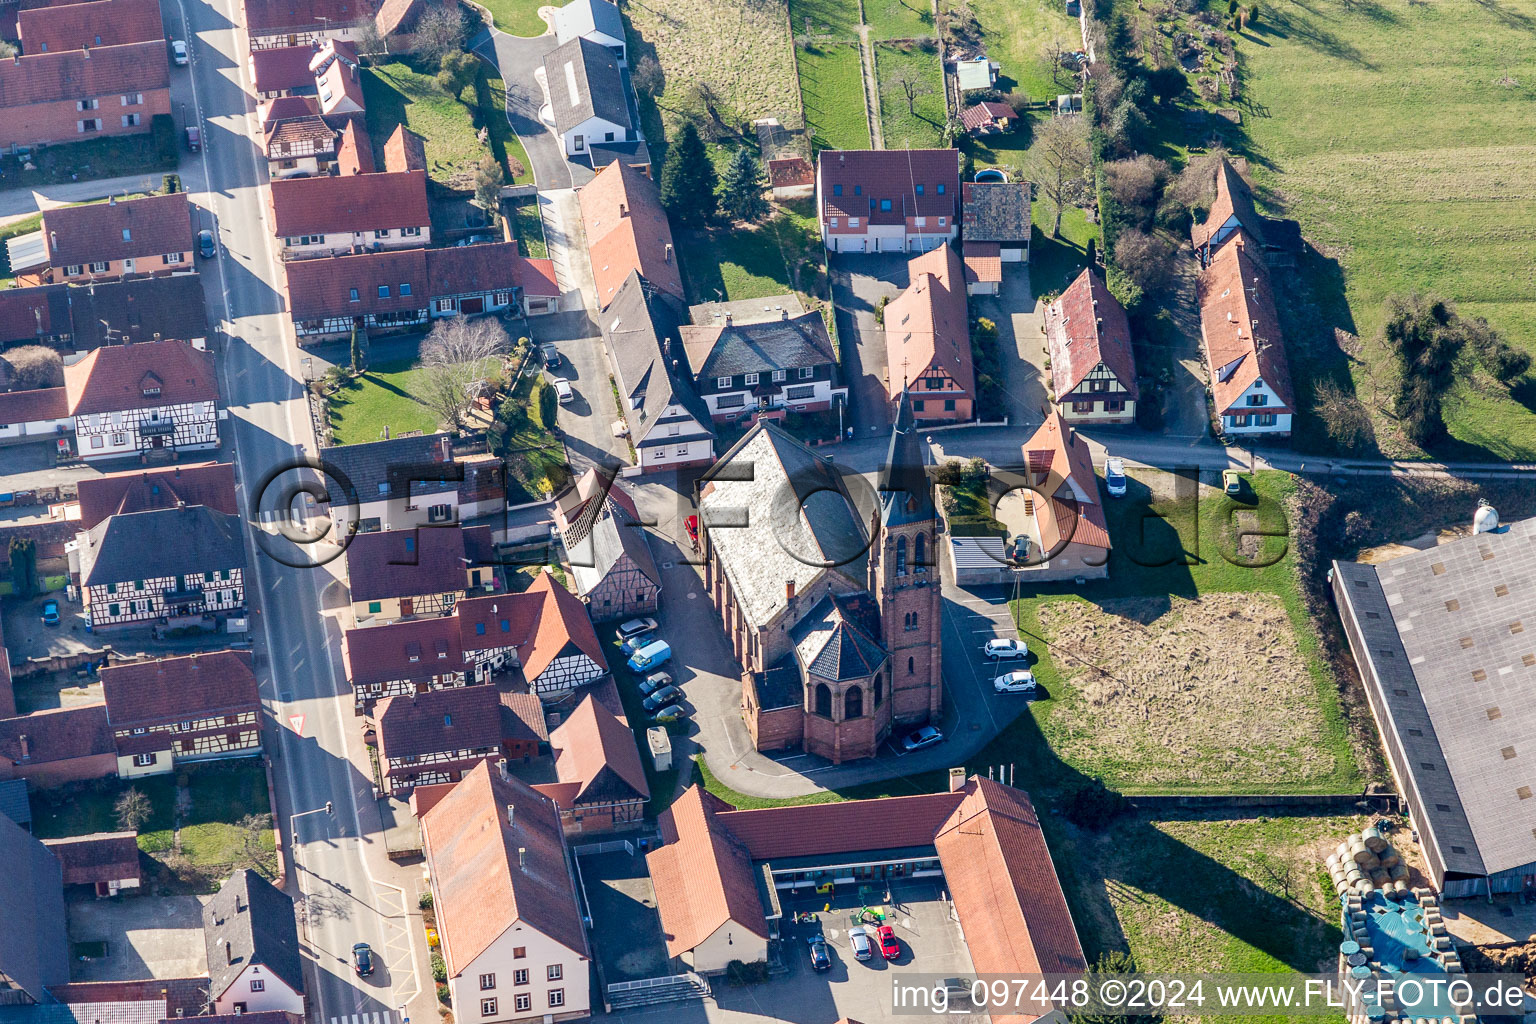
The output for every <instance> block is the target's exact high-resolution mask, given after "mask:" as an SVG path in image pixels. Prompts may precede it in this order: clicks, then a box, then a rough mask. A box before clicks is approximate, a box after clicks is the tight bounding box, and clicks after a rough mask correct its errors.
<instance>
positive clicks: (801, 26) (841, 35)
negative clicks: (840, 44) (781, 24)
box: [789, 0, 859, 39]
mask: <svg viewBox="0 0 1536 1024" xmlns="http://www.w3.org/2000/svg"><path fill="white" fill-rule="evenodd" d="M789 23H790V25H791V27H792V28H793V29H794V33H795V35H796V36H806V35H811V36H831V37H832V38H835V39H857V38H859V0H789Z"/></svg>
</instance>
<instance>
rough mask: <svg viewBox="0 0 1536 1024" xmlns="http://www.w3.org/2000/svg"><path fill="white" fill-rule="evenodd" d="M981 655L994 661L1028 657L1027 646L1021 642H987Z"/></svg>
mask: <svg viewBox="0 0 1536 1024" xmlns="http://www.w3.org/2000/svg"><path fill="white" fill-rule="evenodd" d="M981 653H982V654H985V655H986V656H987V657H989V658H992V659H994V660H996V661H1007V660H1009V659H1011V658H1027V657H1029V645H1028V644H1026V643H1025V642H1024V641H1023V640H988V641H987V643H986V646H984V647H982V649H981Z"/></svg>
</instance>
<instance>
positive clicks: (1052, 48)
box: [1041, 35, 1067, 85]
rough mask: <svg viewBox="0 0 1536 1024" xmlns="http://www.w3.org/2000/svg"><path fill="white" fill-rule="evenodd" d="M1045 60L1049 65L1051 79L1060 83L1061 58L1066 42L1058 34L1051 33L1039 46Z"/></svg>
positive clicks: (1065, 49) (1065, 50)
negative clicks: (1042, 44) (1043, 43)
mask: <svg viewBox="0 0 1536 1024" xmlns="http://www.w3.org/2000/svg"><path fill="white" fill-rule="evenodd" d="M1041 52H1042V53H1043V54H1044V56H1045V62H1046V63H1047V64H1049V65H1050V67H1051V81H1053V82H1055V83H1056V84H1057V85H1060V84H1061V58H1062V55H1063V54H1065V53H1066V52H1067V44H1066V42H1065V41H1064V40H1063V39H1062V38H1061V36H1059V35H1053V36H1051V37H1050V38H1049V39H1047V40H1046V41H1045V45H1044V46H1043V47H1042V48H1041Z"/></svg>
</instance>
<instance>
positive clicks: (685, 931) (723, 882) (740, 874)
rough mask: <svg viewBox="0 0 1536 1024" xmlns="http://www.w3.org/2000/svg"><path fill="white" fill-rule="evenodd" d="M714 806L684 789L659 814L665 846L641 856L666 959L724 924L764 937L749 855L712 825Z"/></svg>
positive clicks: (692, 789) (716, 823)
mask: <svg viewBox="0 0 1536 1024" xmlns="http://www.w3.org/2000/svg"><path fill="white" fill-rule="evenodd" d="M717 804H718V801H715V800H714V798H712V797H709V794H707V793H705V792H704V790H703V788H702V787H700V786H691V787H689V789H688V791H687V792H685V793H684V794H683V795H682V796H680V797H678V798H677V800H676V801H675V802H674V803H673V804H672V806H671V807H669V808H667V809H666V810H665V811H663V812H662V813H661V828H662V834H663V835H664V836H667V837H669V838H668V841H667V845H665V846H663V847H662V848H661V849H659V850H654V851H652V852H651V853H648V854H646V857H645V864H646V867H647V868H648V869H649V871H650V875H651V882H652V883H653V884H654V885H655V887H656V910H657V913H658V914H659V915H660V916H661V930H662V933H663V934H665V935H666V937H667V954H668V955H669V956H681V955H682V954H683V953H686V952H688V951H689V950H691V949H693V948H694V947H695V946H697V945H699V943H701V942H703V941H704V940H705V939H707V938H709V937H710V936H711V935H713V934H714V933H715V932H716V931H718V930H719V929H720V927H721V926H722V925H724V924H726V923H727V922H730V921H734V922H735V923H736V924H737V925H738V926H740V927H742V928H745V929H746V930H747V931H750V932H751V933H752V934H754V935H757V936H760V937H762V938H765V939H766V938H767V937H768V925H767V922H766V921H765V919H764V917H763V907H762V903H761V901H760V900H759V899H758V896H757V883H756V881H755V879H754V876H753V874H752V858H751V855H750V854H748V853H747V848H746V847H745V846H743V845H742V843H741V841H740V840H739V839H737V838H735V836H733V835H732V834H731V831H730V830H729V829H727V828H726V827H725V826H724V825H722V824H720V822H719V821H718V820H717V817H716V806H717Z"/></svg>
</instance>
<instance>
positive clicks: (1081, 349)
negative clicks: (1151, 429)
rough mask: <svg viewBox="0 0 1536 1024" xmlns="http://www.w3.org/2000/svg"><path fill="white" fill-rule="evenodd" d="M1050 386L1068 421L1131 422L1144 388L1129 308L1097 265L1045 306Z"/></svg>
mask: <svg viewBox="0 0 1536 1024" xmlns="http://www.w3.org/2000/svg"><path fill="white" fill-rule="evenodd" d="M1045 344H1046V350H1047V352H1048V353H1049V355H1050V359H1051V390H1052V391H1053V392H1054V394H1055V398H1056V407H1057V408H1058V409H1059V410H1060V411H1061V415H1062V416H1063V417H1064V418H1065V419H1066V420H1067V422H1069V423H1076V424H1090V423H1131V422H1134V421H1135V418H1136V400H1137V398H1138V397H1139V396H1140V389H1139V387H1138V386H1137V382H1136V357H1135V355H1134V353H1133V351H1132V347H1131V323H1130V320H1129V319H1128V318H1127V317H1126V315H1125V307H1124V306H1122V305H1120V302H1119V300H1118V299H1116V298H1115V297H1114V296H1113V295H1112V294H1110V291H1109V288H1108V287H1106V286H1105V284H1104V279H1103V278H1101V277H1100V276H1099V275H1098V274H1097V273H1095V272H1094V270H1093V268H1091V267H1090V268H1088V269H1085V270H1084V271H1083V272H1082V273H1081V274H1079V275H1077V280H1075V281H1073V282H1072V283H1071V284H1070V285H1068V286H1067V290H1066V291H1064V292H1062V293H1061V297H1060V298H1059V299H1057V300H1056V301H1055V302H1053V303H1051V304H1050V305H1049V306H1047V307H1045Z"/></svg>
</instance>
